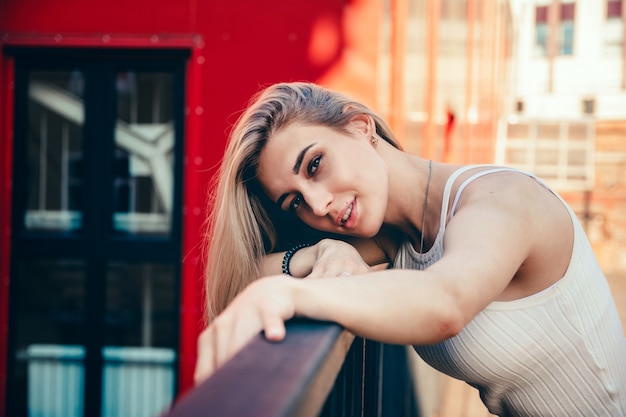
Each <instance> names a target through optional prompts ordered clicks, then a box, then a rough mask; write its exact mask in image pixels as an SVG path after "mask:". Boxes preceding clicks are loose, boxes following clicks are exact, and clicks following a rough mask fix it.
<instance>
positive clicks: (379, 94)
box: [0, 0, 626, 417]
mask: <svg viewBox="0 0 626 417" xmlns="http://www.w3.org/2000/svg"><path fill="white" fill-rule="evenodd" d="M625 9H626V7H625V6H624V4H623V0H577V1H573V0H571V1H566V0H563V1H559V0H543V1H539V0H538V1H533V0H321V1H316V2H294V1H289V0H277V1H274V2H271V3H266V2H260V1H251V0H231V1H229V2H220V1H214V0H154V1H151V2H146V1H137V2H128V1H122V0H110V1H108V2H97V3H96V2H75V1H72V0H49V1H43V2H42V1H35V0H0V414H3V415H7V416H11V417H14V416H35V415H36V416H64V417H73V416H82V415H84V416H113V415H116V416H117V415H132V416H137V417H142V416H151V415H154V414H155V413H158V412H159V411H160V410H162V409H164V408H165V407H167V405H168V404H169V403H170V402H171V401H172V400H173V399H174V398H175V397H176V396H177V395H180V394H182V393H184V392H186V391H187V390H188V389H189V388H190V387H191V386H192V376H193V369H194V364H195V359H196V351H195V349H196V337H197V335H198V333H199V331H200V330H201V328H202V323H203V319H202V291H203V290H202V280H203V276H202V269H203V261H202V253H201V248H202V237H203V224H204V219H205V218H206V212H207V210H210V209H211V208H210V207H207V191H208V185H209V184H210V182H211V180H212V178H213V176H214V174H215V172H216V167H217V166H218V165H219V162H220V159H221V156H222V153H223V149H224V146H225V143H226V139H227V135H228V131H229V129H230V127H231V126H232V124H233V123H234V122H235V120H236V118H237V116H238V114H239V112H240V111H241V110H242V109H243V108H244V106H245V103H246V102H247V100H248V99H249V97H250V96H251V95H252V94H253V93H255V92H256V91H258V90H259V88H260V87H262V86H264V85H267V84H270V83H274V82H279V81H296V80H298V81H299V80H309V81H315V82H318V83H320V84H323V85H325V86H327V87H330V88H333V89H337V90H341V91H344V92H347V93H348V94H350V95H352V96H353V97H355V98H356V99H359V100H361V101H363V102H365V103H366V104H368V105H370V106H371V107H373V108H374V109H375V110H377V111H378V112H380V113H381V114H382V115H383V116H384V117H385V118H387V120H388V121H389V123H390V125H391V126H392V128H393V129H394V131H395V132H396V134H397V136H398V139H399V141H400V142H401V143H402V144H403V146H404V147H405V148H406V149H407V150H408V151H410V152H413V153H416V154H419V155H422V156H424V157H428V158H433V159H436V160H441V161H447V162H451V163H498V164H507V165H512V166H517V167H520V168H523V169H526V170H529V171H533V172H535V173H537V174H538V175H540V176H541V177H542V178H544V179H546V180H547V181H548V182H549V183H550V184H551V185H553V186H555V187H556V188H557V189H558V190H559V191H560V192H562V193H564V195H565V196H566V198H567V199H568V201H569V202H571V204H572V206H573V207H574V208H575V210H576V212H577V213H578V214H579V215H580V217H581V219H582V220H583V222H584V223H585V225H586V227H587V230H588V233H589V235H590V238H591V240H592V243H593V244H594V247H595V248H597V253H598V256H599V258H600V260H601V262H602V264H603V267H604V268H605V270H606V271H607V272H608V273H609V274H611V276H613V277H620V276H623V273H622V271H624V270H626V258H625V256H624V255H622V253H624V252H623V248H624V246H626V244H625V242H626V207H625V205H626V194H625V191H626V190H625V185H624V181H625V180H624V178H626V175H624V174H625V173H626V172H625V170H626V142H625V141H624V140H623V138H624V133H626V66H625V62H626V60H625V58H626V46H625V44H624V31H625V27H624V23H623V22H624V19H625V16H626V10H625ZM612 282H613V285H623V284H620V283H622V282H623V279H621V280H618V279H617V278H614V280H613V281H612ZM615 283H617V284H615ZM614 288H622V289H624V291H616V294H617V295H616V298H617V297H620V296H621V295H620V294H623V293H626V288H624V286H622V287H614ZM624 305H626V300H625V301H624ZM415 367H416V369H417V371H416V373H417V374H418V375H419V378H420V380H422V381H425V382H423V383H421V384H418V389H419V390H420V392H419V401H420V405H421V407H422V412H423V413H422V414H423V415H424V416H428V415H432V413H434V412H439V416H440V417H443V416H458V415H472V414H469V411H468V408H469V407H471V408H472V410H476V411H475V412H476V413H479V414H476V415H486V411H485V410H484V408H481V407H480V405H479V404H478V399H477V397H476V396H475V393H474V392H472V391H467V390H465V389H466V388H459V386H458V385H451V384H452V383H451V382H450V381H449V380H447V379H445V378H443V377H441V376H440V375H438V374H436V373H434V372H432V371H429V370H427V369H426V368H424V366H423V364H421V363H420V362H416V364H415ZM451 387H452V388H451ZM459 389H460V391H459ZM451 397H452V398H453V399H456V400H458V401H448V399H449V398H451ZM442 404H443V405H442ZM455 407H456V408H455Z"/></svg>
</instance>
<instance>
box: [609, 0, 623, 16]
mask: <svg viewBox="0 0 626 417" xmlns="http://www.w3.org/2000/svg"><path fill="white" fill-rule="evenodd" d="M606 18H607V19H621V18H622V0H608V1H607V2H606Z"/></svg>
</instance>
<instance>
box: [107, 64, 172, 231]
mask: <svg viewBox="0 0 626 417" xmlns="http://www.w3.org/2000/svg"><path fill="white" fill-rule="evenodd" d="M172 81H173V76H172V74H169V73H141V72H132V71H130V72H120V73H118V74H117V122H116V128H115V158H114V161H113V164H114V168H113V169H114V175H115V177H114V191H113V192H114V202H115V213H114V222H113V224H114V225H115V226H114V227H115V229H116V230H118V231H121V232H126V233H132V234H150V235H161V236H163V235H168V234H169V233H170V227H171V214H172V205H173V182H174V181H173V176H174V167H173V150H174V122H173V119H172V94H173V86H172Z"/></svg>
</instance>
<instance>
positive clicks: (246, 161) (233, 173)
mask: <svg viewBox="0 0 626 417" xmlns="http://www.w3.org/2000/svg"><path fill="white" fill-rule="evenodd" d="M357 114H367V115H370V116H371V117H372V118H373V120H374V122H375V125H376V133H377V134H378V135H379V136H380V137H382V138H383V139H384V140H386V141H388V142H390V143H391V144H392V145H394V146H395V147H398V148H399V146H398V145H397V143H396V142H395V140H394V138H393V135H392V133H391V130H390V129H389V127H388V126H387V124H386V123H385V122H384V120H382V118H380V117H379V116H378V115H376V114H375V113H374V112H373V111H371V110H370V109H369V108H367V107H366V106H364V105H363V104H361V103H358V102H355V101H354V100H352V99H350V98H349V97H347V96H345V95H343V94H340V93H337V92H334V91H330V90H328V89H325V88H322V87H320V86H317V85H315V84H311V83H304V82H297V83H279V84H274V85H272V86H270V87H268V88H266V89H264V90H262V91H260V92H259V93H257V94H256V95H255V96H254V97H253V99H252V101H251V104H250V105H249V106H248V108H247V109H246V111H245V112H244V113H243V114H242V115H241V117H240V118H239V120H238V121H237V123H236V124H235V127H234V128H233V131H232V133H231V135H230V139H229V142H228V146H227V148H226V152H225V154H224V158H223V161H222V164H221V166H220V171H219V173H218V177H217V184H216V187H215V188H214V190H213V193H212V196H211V197H212V198H211V201H210V202H209V210H210V215H209V218H208V222H207V226H208V227H207V235H206V239H205V252H206V269H205V290H206V310H207V316H206V317H207V318H208V319H209V320H212V319H213V318H214V317H216V316H217V315H218V314H219V313H221V312H222V311H223V310H224V309H225V308H226V306H227V305H228V304H229V303H230V302H231V301H232V299H233V298H234V297H235V296H236V295H237V294H238V293H239V292H240V291H241V290H243V289H244V288H245V287H246V286H247V285H248V284H249V283H250V282H252V281H254V280H255V279H258V278H259V275H260V272H259V267H258V261H259V260H260V259H261V258H262V257H263V256H265V255H266V254H267V253H269V252H271V251H274V250H276V249H277V248H278V247H280V243H281V242H282V243H283V244H289V243H290V239H294V238H296V239H298V238H299V239H301V240H306V239H310V240H315V239H319V237H320V236H315V235H314V234H312V233H309V235H308V236H302V235H301V236H298V234H299V233H302V234H304V233H306V232H312V230H310V229H307V227H306V226H305V225H303V224H302V223H301V222H299V220H296V219H294V220H291V223H289V222H290V220H288V219H285V218H284V215H283V217H281V215H280V214H278V213H277V211H276V209H275V208H273V206H274V205H273V204H269V200H268V199H267V197H266V196H265V195H264V193H263V192H262V191H261V189H260V186H259V184H258V181H257V179H256V176H257V170H258V165H259V154H260V152H261V149H263V146H264V145H265V143H266V142H267V141H268V140H269V139H270V138H271V137H272V135H273V134H274V133H276V132H277V131H278V130H280V129H281V128H284V127H285V126H287V125H289V124H290V123H294V122H298V123H302V124H309V125H324V126H328V127H331V128H333V129H337V130H340V131H343V132H347V126H348V124H349V123H350V121H351V119H352V118H353V117H354V116H355V115H357ZM288 223H289V226H286V225H287V224H288ZM294 225H298V226H300V227H299V228H298V227H295V228H294V227H293V226H294ZM288 233H290V236H289V235H288ZM294 235H295V236H294Z"/></svg>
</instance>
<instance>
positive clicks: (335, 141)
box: [258, 117, 388, 237]
mask: <svg viewBox="0 0 626 417" xmlns="http://www.w3.org/2000/svg"><path fill="white" fill-rule="evenodd" d="M369 122H371V120H368V119H367V118H366V117H363V118H361V119H360V120H355V121H354V122H353V123H352V124H351V126H350V127H351V128H352V127H354V133H352V134H348V133H343V132H339V131H337V130H334V129H331V128H329V127H326V126H320V125H304V124H298V123H292V124H290V125H288V126H287V127H285V128H283V129H281V130H279V131H278V132H277V133H275V134H274V135H273V136H272V137H271V138H270V139H269V140H268V141H267V144H266V145H265V147H264V148H263V150H262V151H261V154H260V160H259V172H258V176H259V182H260V184H261V187H262V188H263V190H264V191H265V193H266V194H267V196H268V197H269V198H270V200H272V201H273V202H274V203H276V204H277V205H278V206H279V208H280V209H281V210H284V211H286V212H292V213H294V214H295V215H296V216H298V217H299V218H300V219H301V220H302V221H303V222H304V223H306V224H307V225H309V226H311V227H313V228H315V229H317V230H321V231H325V232H332V233H340V234H345V235H351V236H360V237H371V236H374V235H375V234H376V233H378V231H379V229H380V227H381V225H382V223H383V219H384V215H385V210H386V206H387V192H388V176H387V167H386V165H385V163H384V161H383V159H382V158H381V157H380V155H379V154H378V152H377V151H376V146H380V145H373V144H372V143H371V141H370V140H371V133H370V132H371V129H372V128H373V123H372V124H371V125H370V124H368V123H369Z"/></svg>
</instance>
